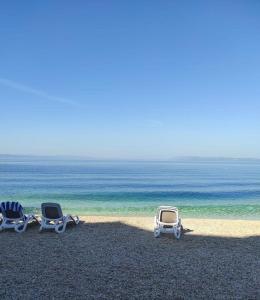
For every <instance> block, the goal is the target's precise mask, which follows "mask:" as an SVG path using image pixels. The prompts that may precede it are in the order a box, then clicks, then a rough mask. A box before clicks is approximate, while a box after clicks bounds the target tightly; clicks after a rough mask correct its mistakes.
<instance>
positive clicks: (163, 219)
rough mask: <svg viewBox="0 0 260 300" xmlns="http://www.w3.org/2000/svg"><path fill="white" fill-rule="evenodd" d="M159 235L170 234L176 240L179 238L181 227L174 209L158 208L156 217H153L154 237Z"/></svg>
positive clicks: (171, 207)
mask: <svg viewBox="0 0 260 300" xmlns="http://www.w3.org/2000/svg"><path fill="white" fill-rule="evenodd" d="M161 233H172V234H174V236H175V237H176V239H179V238H180V237H181V233H182V225H181V219H180V218H179V213H178V209H177V208H176V207H173V206H159V207H158V209H157V213H156V216H155V217H154V236H155V237H159V236H160V234H161Z"/></svg>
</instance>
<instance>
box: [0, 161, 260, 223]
mask: <svg viewBox="0 0 260 300" xmlns="http://www.w3.org/2000/svg"><path fill="white" fill-rule="evenodd" d="M6 200H15V201H17V200H18V201H20V202H21V203H22V204H23V206H24V207H25V208H26V210H27V211H34V212H35V211H38V210H39V207H40V204H41V202H46V201H56V202H60V203H61V205H62V207H63V208H64V211H67V212H68V211H70V212H73V213H78V214H81V215H84V214H85V215H90V214H91V215H107V214H108V215H153V214H154V212H155V209H156V207H157V206H159V205H175V206H178V207H179V208H180V211H181V214H182V216H184V217H205V218H206V217H210V218H239V219H260V162H259V161H241V162H240V161H226V160H225V161H211V162H210V161H209V162H205V161H204V162H198V161H197V162H194V161H193V162H192V161H186V162H185V161H182V162H180V161H175V162H105V161H84V160H60V159H56V160H54V159H52V160H50V159H36V158H33V159H30V158H26V159H25V158H24V159H16V158H8V159H6V158H1V159H0V201H6Z"/></svg>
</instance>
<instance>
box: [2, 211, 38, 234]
mask: <svg viewBox="0 0 260 300" xmlns="http://www.w3.org/2000/svg"><path fill="white" fill-rule="evenodd" d="M1 220H2V223H1V224H0V231H2V230H4V229H12V228H13V229H14V230H15V231H16V232H18V233H21V232H24V231H25V230H26V228H27V226H28V224H29V223H30V222H31V221H37V222H38V223H39V221H38V220H37V218H36V217H35V216H34V215H23V216H21V217H20V218H15V219H13V218H7V217H5V216H4V215H3V216H2V218H1Z"/></svg>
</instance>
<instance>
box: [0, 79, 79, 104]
mask: <svg viewBox="0 0 260 300" xmlns="http://www.w3.org/2000/svg"><path fill="white" fill-rule="evenodd" d="M0 84H1V85H4V86H7V87H10V88H12V89H15V90H17V91H21V92H24V93H28V94H31V95H35V96H38V97H41V98H43V99H46V100H48V101H52V102H58V103H62V104H67V105H72V106H80V104H79V103H77V102H75V101H72V100H70V99H66V98H63V97H56V96H53V95H49V94H48V93H45V92H43V91H41V90H38V89H34V88H32V87H29V86H26V85H23V84H21V83H18V82H15V81H12V80H9V79H5V78H0Z"/></svg>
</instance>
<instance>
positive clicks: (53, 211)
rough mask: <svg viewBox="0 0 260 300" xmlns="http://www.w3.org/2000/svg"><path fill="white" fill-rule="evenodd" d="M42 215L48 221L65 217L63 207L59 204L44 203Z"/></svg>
mask: <svg viewBox="0 0 260 300" xmlns="http://www.w3.org/2000/svg"><path fill="white" fill-rule="evenodd" d="M41 208H42V215H43V216H44V217H45V218H47V219H53V220H55V219H59V218H61V217H63V214H62V210H61V206H60V205H59V204H58V203H42V205H41Z"/></svg>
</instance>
